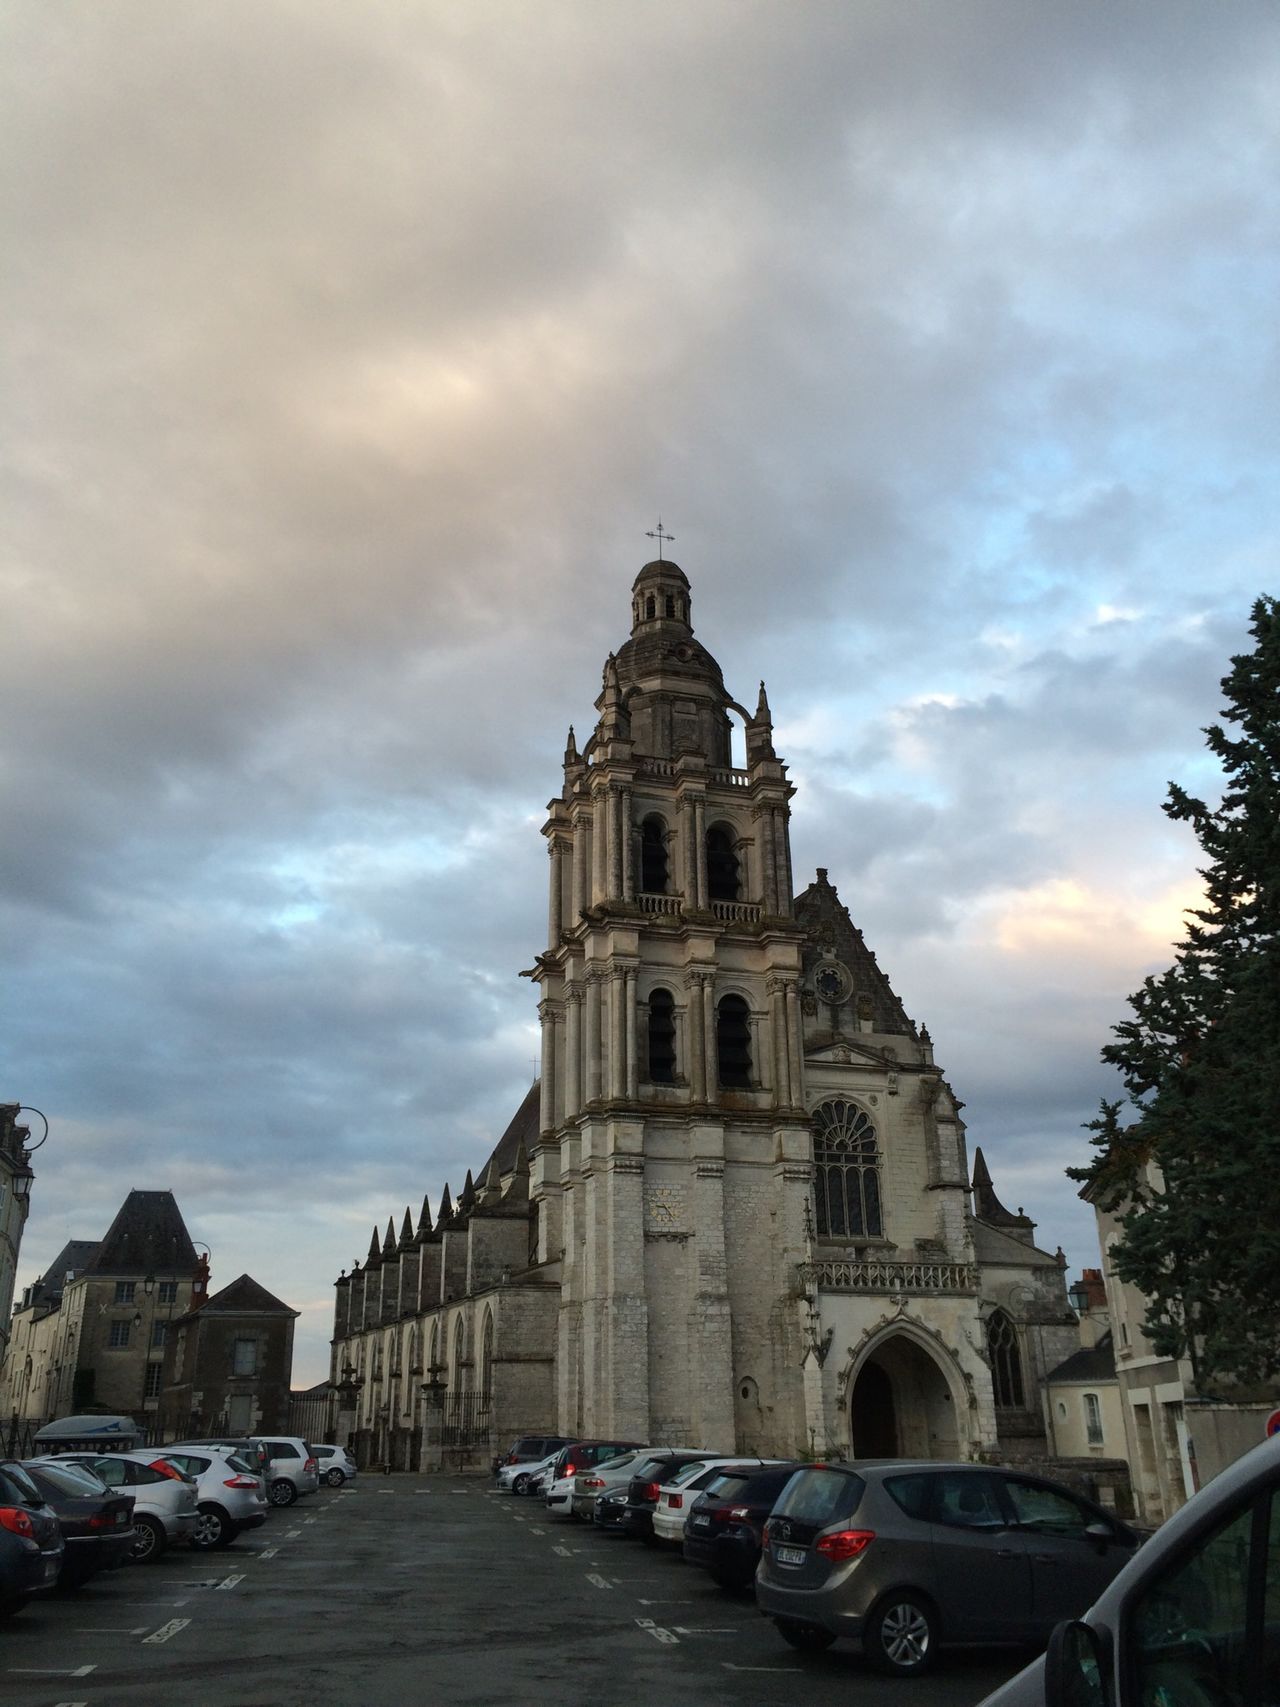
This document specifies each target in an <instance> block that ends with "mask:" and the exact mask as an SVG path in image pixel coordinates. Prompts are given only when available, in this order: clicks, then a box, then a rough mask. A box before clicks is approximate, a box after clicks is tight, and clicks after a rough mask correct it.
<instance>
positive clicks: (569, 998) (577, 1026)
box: [564, 985, 582, 1120]
mask: <svg viewBox="0 0 1280 1707" xmlns="http://www.w3.org/2000/svg"><path fill="white" fill-rule="evenodd" d="M564 1066H565V1072H564V1117H565V1119H566V1120H572V1119H573V1117H574V1115H576V1114H577V1113H579V1112H580V1110H581V1108H582V991H581V990H579V989H578V988H577V986H576V985H572V986H570V988H569V989H568V990H567V991H566V992H565V1063H564Z"/></svg>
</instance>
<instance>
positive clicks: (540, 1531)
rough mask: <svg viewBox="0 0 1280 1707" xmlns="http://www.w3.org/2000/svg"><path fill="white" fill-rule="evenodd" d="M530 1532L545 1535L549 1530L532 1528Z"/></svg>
mask: <svg viewBox="0 0 1280 1707" xmlns="http://www.w3.org/2000/svg"><path fill="white" fill-rule="evenodd" d="M529 1533H530V1535H545V1534H546V1533H547V1532H546V1530H545V1529H531V1530H530V1531H529Z"/></svg>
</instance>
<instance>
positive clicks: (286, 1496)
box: [267, 1476, 298, 1505]
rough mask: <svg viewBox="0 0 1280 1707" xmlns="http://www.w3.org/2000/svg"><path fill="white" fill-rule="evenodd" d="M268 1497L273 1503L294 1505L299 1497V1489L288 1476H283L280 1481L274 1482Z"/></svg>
mask: <svg viewBox="0 0 1280 1707" xmlns="http://www.w3.org/2000/svg"><path fill="white" fill-rule="evenodd" d="M267 1497H268V1499H269V1500H270V1501H271V1503H272V1505H292V1504H293V1502H294V1500H296V1499H297V1497H298V1490H297V1488H295V1487H294V1485H293V1483H292V1482H291V1481H290V1480H289V1478H288V1477H287V1476H281V1478H280V1480H279V1481H278V1482H272V1484H271V1490H270V1492H269V1494H268V1495H267Z"/></svg>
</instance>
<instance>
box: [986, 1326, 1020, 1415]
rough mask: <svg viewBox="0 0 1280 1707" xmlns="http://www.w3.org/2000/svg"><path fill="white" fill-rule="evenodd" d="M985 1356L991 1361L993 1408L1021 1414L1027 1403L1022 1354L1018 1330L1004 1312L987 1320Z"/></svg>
mask: <svg viewBox="0 0 1280 1707" xmlns="http://www.w3.org/2000/svg"><path fill="white" fill-rule="evenodd" d="M987 1356H988V1357H989V1358H990V1359H991V1385H992V1387H993V1388H994V1389H995V1400H996V1404H997V1405H998V1406H1000V1407H1001V1408H1002V1409H1005V1410H1015V1411H1017V1410H1021V1409H1022V1408H1023V1406H1024V1404H1025V1403H1026V1400H1025V1398H1024V1396H1023V1387H1022V1354H1021V1352H1020V1351H1019V1350H1018V1330H1017V1329H1016V1328H1015V1327H1014V1325H1013V1322H1012V1320H1011V1319H1010V1317H1008V1316H1007V1315H1006V1314H1005V1312H1004V1311H1003V1310H993V1311H992V1312H991V1314H990V1315H989V1316H988V1317H987Z"/></svg>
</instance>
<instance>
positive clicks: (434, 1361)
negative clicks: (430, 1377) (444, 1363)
mask: <svg viewBox="0 0 1280 1707" xmlns="http://www.w3.org/2000/svg"><path fill="white" fill-rule="evenodd" d="M439 1367H440V1324H439V1322H432V1324H431V1349H430V1351H428V1353H427V1369H428V1371H430V1370H432V1369H439Z"/></svg>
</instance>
